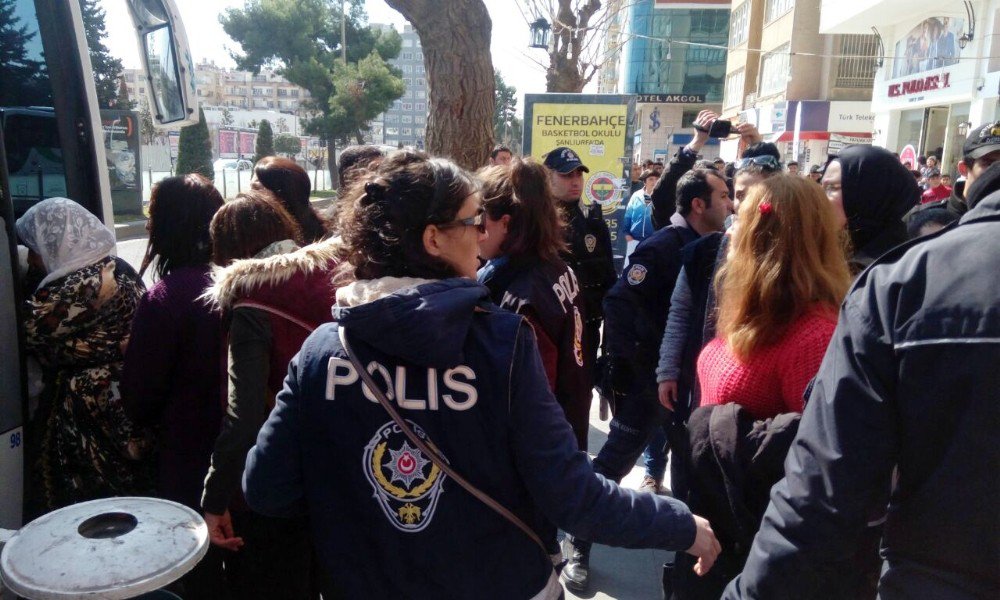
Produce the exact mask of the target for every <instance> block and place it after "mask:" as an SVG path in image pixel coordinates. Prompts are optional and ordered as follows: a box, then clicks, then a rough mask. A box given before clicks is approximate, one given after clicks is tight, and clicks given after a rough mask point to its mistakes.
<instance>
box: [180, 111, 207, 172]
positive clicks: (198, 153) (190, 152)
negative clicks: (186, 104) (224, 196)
mask: <svg viewBox="0 0 1000 600" xmlns="http://www.w3.org/2000/svg"><path fill="white" fill-rule="evenodd" d="M187 173H201V174H202V175H204V176H205V177H208V178H209V179H212V180H214V179H215V168H214V167H213V166H212V140H211V139H210V138H209V137H208V123H207V122H206V121H205V111H203V110H202V109H200V108H199V109H198V122H197V123H195V124H194V125H188V126H187V127H181V139H180V140H178V143H177V167H176V173H175V174H176V175H185V174H187Z"/></svg>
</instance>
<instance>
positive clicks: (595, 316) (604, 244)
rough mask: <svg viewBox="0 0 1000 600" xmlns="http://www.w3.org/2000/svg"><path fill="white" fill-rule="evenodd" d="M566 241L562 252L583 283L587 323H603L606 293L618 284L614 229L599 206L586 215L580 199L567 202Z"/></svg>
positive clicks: (581, 285) (565, 213) (582, 290)
mask: <svg viewBox="0 0 1000 600" xmlns="http://www.w3.org/2000/svg"><path fill="white" fill-rule="evenodd" d="M564 215H565V217H566V244H567V245H568V246H569V252H568V253H562V255H561V256H562V259H563V260H564V261H565V262H566V264H567V265H569V267H570V268H571V269H573V273H575V274H576V278H577V280H578V281H579V282H580V292H581V293H582V295H583V318H584V321H585V322H586V323H600V321H601V303H602V302H603V301H604V294H606V293H607V291H608V289H610V288H611V286H612V285H614V284H615V279H616V278H617V277H618V275H617V274H616V273H615V254H614V250H613V249H612V247H611V232H609V231H608V224H607V223H605V221H604V216H603V215H602V214H601V208H600V206H597V205H596V204H595V205H594V206H592V207H591V208H590V209H589V210H588V211H587V213H586V214H584V212H583V209H582V208H581V207H580V203H579V202H574V203H572V204H565V205H564Z"/></svg>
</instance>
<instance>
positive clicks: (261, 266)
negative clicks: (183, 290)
mask: <svg viewBox="0 0 1000 600" xmlns="http://www.w3.org/2000/svg"><path fill="white" fill-rule="evenodd" d="M339 248H340V238H339V237H334V238H330V239H327V240H322V241H319V242H316V243H314V244H310V245H308V246H305V247H304V248H300V249H298V250H296V251H294V252H289V253H288V254H278V255H275V256H269V257H267V258H246V259H241V260H236V261H233V263H232V264H231V265H229V266H227V267H216V268H214V269H213V270H212V285H211V286H209V288H208V289H206V290H205V293H204V294H203V295H202V298H204V299H205V300H207V301H208V302H210V303H211V304H212V305H213V306H215V307H217V308H219V309H221V310H223V311H227V310H229V309H231V308H232V307H233V305H234V304H235V303H236V302H237V301H238V300H240V299H241V298H243V297H245V296H247V295H249V294H251V293H252V292H254V291H256V290H258V289H259V288H261V287H264V286H277V285H281V284H282V283H285V282H287V281H288V280H289V279H291V278H292V277H293V276H295V275H296V274H302V275H310V274H312V273H313V272H314V271H316V270H317V269H319V270H330V271H331V273H330V277H331V278H332V277H333V276H334V274H333V273H332V267H333V266H334V265H335V264H336V261H337V254H338V251H339Z"/></svg>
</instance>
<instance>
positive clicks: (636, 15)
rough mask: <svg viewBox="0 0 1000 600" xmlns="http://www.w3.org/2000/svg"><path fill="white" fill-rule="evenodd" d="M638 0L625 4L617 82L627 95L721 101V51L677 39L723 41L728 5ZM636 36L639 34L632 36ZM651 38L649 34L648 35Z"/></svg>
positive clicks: (723, 43)
mask: <svg viewBox="0 0 1000 600" xmlns="http://www.w3.org/2000/svg"><path fill="white" fill-rule="evenodd" d="M671 4H673V3H671V2H668V1H664V0H660V1H659V2H657V0H639V1H637V2H635V3H634V4H633V5H632V6H631V15H630V17H629V24H628V30H629V33H631V34H632V37H631V38H630V40H629V42H628V43H627V44H626V46H625V53H624V56H623V59H624V61H625V65H624V73H623V81H622V83H623V87H624V91H625V93H627V94H698V95H703V96H705V101H706V102H708V103H721V102H722V93H723V86H724V83H725V79H726V51H725V50H724V49H722V48H703V47H699V46H689V45H687V44H668V43H667V41H666V40H667V39H671V40H676V41H679V42H695V43H701V44H714V45H718V46H722V47H725V46H726V45H727V44H728V42H729V14H730V10H729V5H728V4H727V3H723V2H720V3H719V4H718V5H712V4H708V5H706V7H705V8H700V7H698V8H691V6H692V4H691V3H684V4H682V3H676V4H677V5H678V8H672V7H671ZM636 36H642V37H636ZM650 38H654V39H650Z"/></svg>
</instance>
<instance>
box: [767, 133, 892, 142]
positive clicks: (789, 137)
mask: <svg viewBox="0 0 1000 600" xmlns="http://www.w3.org/2000/svg"><path fill="white" fill-rule="evenodd" d="M831 136H833V139H835V140H838V141H842V142H845V143H849V144H870V143H872V134H871V133H865V132H856V133H840V132H833V133H831V132H829V131H800V132H799V141H802V142H805V141H809V140H829V139H830V138H831ZM767 141H769V142H773V143H779V142H793V141H795V132H794V131H782V132H781V133H774V134H771V135H770V136H768V137H767Z"/></svg>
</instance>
